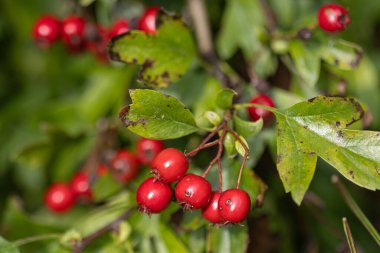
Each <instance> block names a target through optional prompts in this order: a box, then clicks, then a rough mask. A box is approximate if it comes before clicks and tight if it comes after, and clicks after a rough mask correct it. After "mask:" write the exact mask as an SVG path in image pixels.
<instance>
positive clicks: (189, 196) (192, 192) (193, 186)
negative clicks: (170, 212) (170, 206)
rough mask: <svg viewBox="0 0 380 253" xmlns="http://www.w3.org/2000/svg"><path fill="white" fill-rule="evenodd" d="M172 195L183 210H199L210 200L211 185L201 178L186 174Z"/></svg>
mask: <svg viewBox="0 0 380 253" xmlns="http://www.w3.org/2000/svg"><path fill="white" fill-rule="evenodd" d="M174 193H175V197H176V199H177V201H178V203H180V204H181V205H183V206H184V209H185V210H193V209H201V208H203V207H205V206H206V205H207V203H208V201H209V200H210V196H211V184H210V183H209V182H208V181H207V180H206V179H204V178H203V177H201V176H198V175H195V174H187V175H185V176H184V177H183V178H182V179H181V180H180V181H179V182H178V184H177V186H176V187H175V192H174Z"/></svg>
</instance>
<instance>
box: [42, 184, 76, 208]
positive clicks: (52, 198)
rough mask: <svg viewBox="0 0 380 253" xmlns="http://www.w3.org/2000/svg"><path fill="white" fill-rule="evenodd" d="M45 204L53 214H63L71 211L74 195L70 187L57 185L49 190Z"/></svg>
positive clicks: (53, 185)
mask: <svg viewBox="0 0 380 253" xmlns="http://www.w3.org/2000/svg"><path fill="white" fill-rule="evenodd" d="M44 202H45V205H46V206H47V207H48V208H49V209H50V210H52V211H53V212H56V213H63V212H66V211H68V210H70V209H71V207H72V206H73V204H74V194H73V192H72V190H71V188H70V187H69V186H68V185H66V184H64V183H55V184H52V185H51V186H50V187H49V188H48V190H47V192H46V194H45V199H44Z"/></svg>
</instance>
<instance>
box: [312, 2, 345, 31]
mask: <svg viewBox="0 0 380 253" xmlns="http://www.w3.org/2000/svg"><path fill="white" fill-rule="evenodd" d="M350 22H351V20H350V17H349V16H348V11H347V10H346V9H345V8H344V7H343V6H341V5H339V4H327V5H324V6H322V7H321V8H320V9H319V12H318V24H319V27H320V28H321V29H322V30H324V31H326V32H340V31H343V30H344V29H346V27H347V25H348V24H349V23H350Z"/></svg>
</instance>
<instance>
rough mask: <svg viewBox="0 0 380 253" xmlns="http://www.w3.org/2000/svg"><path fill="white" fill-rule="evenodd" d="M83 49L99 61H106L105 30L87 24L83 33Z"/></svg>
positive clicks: (106, 35) (101, 27)
mask: <svg viewBox="0 0 380 253" xmlns="http://www.w3.org/2000/svg"><path fill="white" fill-rule="evenodd" d="M84 40H85V47H86V49H87V50H88V51H90V52H91V53H93V54H94V55H95V56H96V57H97V58H98V59H99V60H102V61H107V60H108V56H107V44H108V33H107V30H106V29H105V28H104V27H103V26H101V25H98V24H92V23H87V24H86V25H85V32H84Z"/></svg>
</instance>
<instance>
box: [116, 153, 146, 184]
mask: <svg viewBox="0 0 380 253" xmlns="http://www.w3.org/2000/svg"><path fill="white" fill-rule="evenodd" d="M111 165H112V172H113V174H114V176H115V177H116V179H118V180H120V181H123V182H129V181H130V180H132V179H134V178H135V177H136V176H137V175H138V173H139V171H140V166H139V162H138V160H137V157H136V156H135V155H134V154H132V153H131V152H129V151H127V150H119V151H118V152H117V153H116V155H115V157H114V158H113V159H112V161H111Z"/></svg>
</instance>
